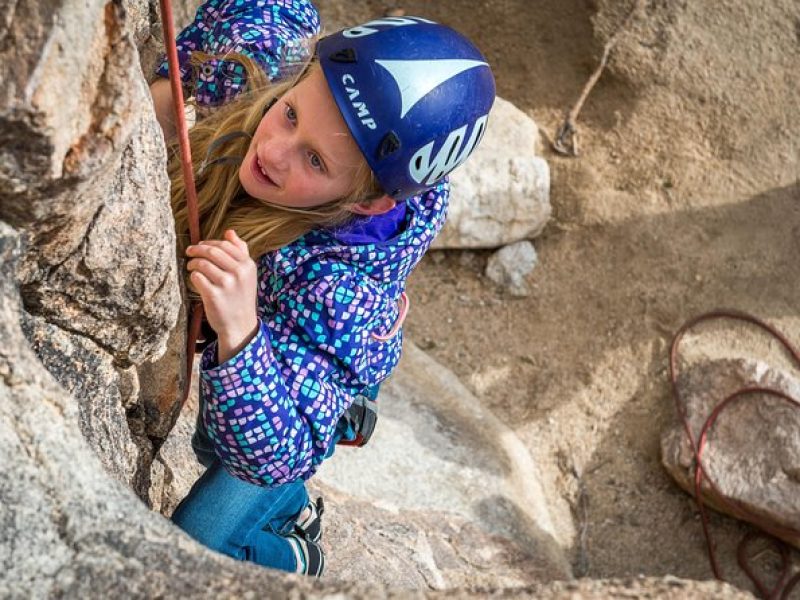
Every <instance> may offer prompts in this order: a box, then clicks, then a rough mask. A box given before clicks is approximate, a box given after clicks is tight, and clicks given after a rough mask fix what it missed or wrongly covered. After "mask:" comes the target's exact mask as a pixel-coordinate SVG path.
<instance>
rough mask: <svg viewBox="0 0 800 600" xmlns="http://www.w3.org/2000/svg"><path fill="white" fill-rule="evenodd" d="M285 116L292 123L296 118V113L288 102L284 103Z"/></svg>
mask: <svg viewBox="0 0 800 600" xmlns="http://www.w3.org/2000/svg"><path fill="white" fill-rule="evenodd" d="M286 118H287V119H289V121H291V122H292V123H294V122H295V121H296V120H297V113H295V112H294V109H293V108H292V107H291V106H289V105H288V104H287V105H286Z"/></svg>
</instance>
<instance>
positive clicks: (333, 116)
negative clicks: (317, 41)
mask: <svg viewBox="0 0 800 600" xmlns="http://www.w3.org/2000/svg"><path fill="white" fill-rule="evenodd" d="M363 161H364V158H363V157H362V155H361V152H360V151H359V149H358V146H357V145H356V143H355V141H353V138H352V137H351V136H350V132H349V131H348V129H347V125H346V124H345V122H344V119H342V116H341V114H340V113H339V109H338V108H337V106H336V103H335V102H334V100H333V97H332V96H331V93H330V91H329V90H328V85H327V84H326V82H325V77H324V75H323V74H322V70H321V69H320V68H319V67H318V66H317V67H312V69H311V72H310V73H309V75H308V76H307V77H306V78H305V79H304V80H303V81H302V82H300V83H299V84H298V85H296V86H295V87H294V88H292V89H291V90H289V91H288V92H287V93H286V94H285V95H284V96H283V97H282V98H279V99H278V101H277V102H276V103H275V104H274V105H273V106H272V108H270V109H269V110H268V111H267V113H266V114H265V115H264V117H263V118H262V119H261V122H260V123H259V125H258V128H257V129H256V132H255V134H254V135H253V139H252V141H251V142H250V147H249V148H248V150H247V154H246V156H245V158H244V161H243V162H242V165H241V166H240V167H239V181H240V182H241V183H242V186H243V187H244V189H245V191H246V192H247V193H248V194H250V196H252V197H253V198H256V199H258V200H264V201H266V202H269V203H271V204H278V205H281V206H291V207H298V208H310V207H313V206H319V205H320V204H325V203H327V202H330V201H332V200H337V199H339V198H343V197H345V196H347V195H348V194H349V193H350V192H351V189H352V186H353V181H354V178H355V174H356V170H357V168H358V166H359V165H360V164H361V163H362V162H363Z"/></svg>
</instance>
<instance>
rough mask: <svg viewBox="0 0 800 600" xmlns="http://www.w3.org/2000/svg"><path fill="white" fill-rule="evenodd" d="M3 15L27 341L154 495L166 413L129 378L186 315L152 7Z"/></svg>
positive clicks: (3, 169)
mask: <svg viewBox="0 0 800 600" xmlns="http://www.w3.org/2000/svg"><path fill="white" fill-rule="evenodd" d="M126 7H127V12H126ZM0 10H2V9H0ZM8 11H10V12H8ZM6 12H7V14H6ZM6 12H3V13H2V14H3V16H4V19H3V20H2V22H4V23H6V26H7V27H6V29H5V30H4V35H5V36H6V37H5V39H6V41H7V43H5V44H3V45H2V48H0V78H2V80H3V82H4V85H3V89H2V91H0V219H3V220H4V221H5V222H7V223H9V224H10V225H11V226H13V227H14V228H16V230H18V231H19V232H20V234H21V240H22V246H21V248H22V249H21V254H20V257H19V261H18V267H17V268H16V270H15V278H16V281H17V282H18V283H19V285H20V291H21V297H22V302H23V305H24V309H25V311H26V313H27V315H26V317H25V319H24V322H25V324H26V327H25V329H24V331H25V332H26V334H27V335H28V336H29V341H30V342H31V344H32V346H33V347H34V348H35V350H36V352H37V353H38V355H39V356H40V358H41V360H42V362H43V363H44V365H45V366H46V367H47V368H48V369H51V372H52V374H53V375H54V376H55V377H56V378H57V379H58V381H59V382H60V383H61V384H62V385H63V386H64V387H65V388H66V389H67V390H68V393H72V394H74V397H75V398H76V400H77V401H78V402H79V405H80V410H79V415H80V425H81V431H82V432H83V434H84V435H85V436H86V439H87V440H88V441H89V443H90V445H91V446H92V448H94V449H95V451H97V452H98V453H99V455H100V459H101V462H102V464H103V465H104V466H105V468H106V469H108V471H109V473H111V474H112V475H113V476H114V477H116V478H117V479H118V480H120V481H122V482H125V483H127V484H128V485H130V486H132V487H133V488H134V489H136V490H137V492H139V493H145V491H146V489H147V487H148V485H149V483H148V480H149V471H150V461H151V458H152V453H153V439H151V438H154V437H156V435H155V434H157V433H159V432H163V433H165V432H166V431H167V430H168V429H169V426H171V422H168V423H166V424H164V421H165V420H166V421H169V417H170V416H171V413H170V412H169V411H170V409H171V408H172V407H166V408H165V409H164V410H163V411H162V412H159V407H156V408H155V410H154V409H153V407H152V403H151V405H145V403H143V402H142V401H141V400H140V399H139V397H138V395H139V389H140V385H139V383H140V382H139V376H138V374H137V371H136V368H135V367H136V366H137V365H138V364H140V363H142V362H144V361H146V360H153V359H155V358H156V357H157V356H158V355H159V354H161V353H162V352H164V350H165V348H166V342H167V337H168V334H169V332H170V330H171V329H173V327H174V326H175V323H176V319H177V316H178V309H179V306H180V295H179V293H178V281H177V268H176V262H175V239H174V233H173V224H172V223H173V221H172V214H171V210H170V206H169V198H168V196H169V194H168V191H169V181H168V178H167V175H166V169H165V165H166V154H165V151H164V144H163V138H162V135H161V132H160V129H159V127H158V124H157V123H156V121H155V119H154V115H153V111H152V108H151V103H150V99H149V94H148V91H147V88H146V86H145V83H144V80H143V78H142V75H141V72H140V70H139V66H138V65H139V61H138V53H137V49H136V43H135V42H136V39H137V38H138V37H141V35H142V32H145V31H146V30H147V29H148V28H149V24H147V23H146V22H145V20H144V15H149V14H150V13H149V9H148V8H147V5H146V4H141V3H139V4H136V3H127V4H126V5H122V4H120V3H104V2H89V3H87V4H85V5H81V7H80V10H77V9H76V7H74V6H73V5H72V4H71V3H70V2H66V1H55V2H50V3H47V5H46V6H45V5H42V4H41V3H36V2H22V3H15V4H14V5H13V6H9V7H8V8H7V11H6ZM164 415H166V417H165V416H164ZM173 420H174V419H173ZM151 421H152V422H154V423H156V425H157V426H153V425H151V424H150V422H151Z"/></svg>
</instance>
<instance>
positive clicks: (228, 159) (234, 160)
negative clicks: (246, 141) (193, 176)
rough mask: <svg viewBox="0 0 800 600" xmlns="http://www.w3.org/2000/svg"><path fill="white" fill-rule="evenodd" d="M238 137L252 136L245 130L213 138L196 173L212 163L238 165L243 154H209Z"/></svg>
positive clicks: (199, 173)
mask: <svg viewBox="0 0 800 600" xmlns="http://www.w3.org/2000/svg"><path fill="white" fill-rule="evenodd" d="M274 103H275V101H274V100H273V101H272V103H270V105H269V106H268V107H267V109H266V110H265V111H264V112H265V113H266V112H267V110H269V107H270V106H272V104H274ZM240 137H246V138H252V137H253V136H252V135H250V134H249V133H247V132H246V131H232V132H230V133H226V134H225V135H222V136H220V137H218V138H217V139H215V140H214V141H213V142H211V144H209V146H208V150H207V151H206V156H205V158H204V159H203V162H202V163H200V168H199V169H198V170H197V174H198V175H202V174H203V173H204V172H205V170H206V169H207V168H208V167H210V166H212V165H221V164H236V165H239V164H241V163H242V161H243V160H244V156H219V157H217V158H214V159H211V155H212V154H213V153H214V151H215V150H216V149H217V148H219V147H220V146H222V145H223V144H227V143H228V142H230V141H231V140H235V139H237V138H240Z"/></svg>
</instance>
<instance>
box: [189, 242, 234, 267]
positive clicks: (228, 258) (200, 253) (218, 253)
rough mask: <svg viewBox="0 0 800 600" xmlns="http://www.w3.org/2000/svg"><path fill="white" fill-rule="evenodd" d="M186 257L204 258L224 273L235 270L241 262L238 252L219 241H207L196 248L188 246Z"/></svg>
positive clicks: (230, 245) (228, 244)
mask: <svg viewBox="0 0 800 600" xmlns="http://www.w3.org/2000/svg"><path fill="white" fill-rule="evenodd" d="M226 244H227V245H226ZM186 255H187V256H189V257H191V258H205V259H206V260H209V261H211V262H212V263H214V264H215V265H217V266H218V267H219V268H221V269H224V270H226V271H233V270H235V269H236V268H238V266H239V262H240V261H241V258H239V252H238V251H236V248H235V247H234V246H233V244H231V243H230V242H220V241H219V240H209V241H207V242H201V243H200V244H198V245H196V246H189V247H188V248H187V249H186Z"/></svg>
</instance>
